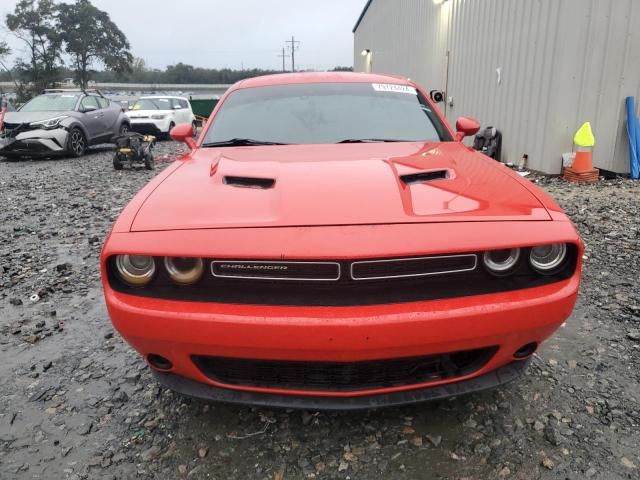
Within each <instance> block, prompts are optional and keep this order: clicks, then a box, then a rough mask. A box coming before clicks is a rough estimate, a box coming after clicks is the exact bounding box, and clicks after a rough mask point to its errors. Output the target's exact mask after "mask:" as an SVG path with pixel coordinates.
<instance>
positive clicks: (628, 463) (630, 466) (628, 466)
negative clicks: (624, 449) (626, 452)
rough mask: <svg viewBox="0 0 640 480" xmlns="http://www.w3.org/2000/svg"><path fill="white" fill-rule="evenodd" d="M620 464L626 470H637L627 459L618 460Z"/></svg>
mask: <svg viewBox="0 0 640 480" xmlns="http://www.w3.org/2000/svg"><path fill="white" fill-rule="evenodd" d="M620 463H622V465H623V466H624V467H625V468H628V469H630V470H634V469H636V468H638V467H636V464H635V463H633V462H632V461H631V460H629V459H628V458H627V457H622V458H621V459H620Z"/></svg>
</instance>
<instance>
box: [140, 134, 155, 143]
mask: <svg viewBox="0 0 640 480" xmlns="http://www.w3.org/2000/svg"><path fill="white" fill-rule="evenodd" d="M155 139H156V137H154V136H153V135H145V136H144V137H142V141H143V142H153V141H154V140H155Z"/></svg>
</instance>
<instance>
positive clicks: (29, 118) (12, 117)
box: [4, 112, 75, 123]
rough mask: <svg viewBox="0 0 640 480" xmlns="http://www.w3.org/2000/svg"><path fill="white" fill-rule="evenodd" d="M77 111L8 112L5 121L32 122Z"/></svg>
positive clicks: (70, 114)
mask: <svg viewBox="0 0 640 480" xmlns="http://www.w3.org/2000/svg"><path fill="white" fill-rule="evenodd" d="M74 113H75V112H7V114H6V116H5V118H4V121H5V122H6V123H31V122H39V121H41V120H48V119H50V118H55V117H61V116H63V115H67V116H72V115H73V114H74Z"/></svg>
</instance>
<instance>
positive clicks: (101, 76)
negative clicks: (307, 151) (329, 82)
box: [0, 0, 352, 99]
mask: <svg viewBox="0 0 640 480" xmlns="http://www.w3.org/2000/svg"><path fill="white" fill-rule="evenodd" d="M4 23H5V25H6V28H7V30H8V31H9V32H11V33H12V34H13V35H14V36H15V37H16V38H17V39H18V40H19V41H20V43H22V45H23V47H24V48H23V51H24V55H23V56H22V57H19V58H17V59H16V60H15V61H14V63H13V65H9V64H8V63H7V61H6V59H7V58H8V56H9V55H10V54H11V51H10V49H9V47H8V46H7V44H6V42H4V41H2V40H0V81H13V82H14V83H15V85H16V91H17V93H18V97H19V98H20V99H26V98H30V97H31V96H33V95H34V94H37V93H39V92H41V91H42V90H43V89H44V88H48V87H55V86H56V83H58V82H60V81H61V80H62V79H64V78H73V79H74V82H75V83H76V84H77V85H78V86H80V87H82V88H87V86H88V85H89V81H90V80H93V81H96V82H102V83H105V82H106V83H109V82H131V83H148V84H153V83H208V84H211V83H235V82H237V81H238V80H242V79H243V78H249V77H255V76H258V75H265V74H269V73H278V71H275V70H265V69H259V68H253V69H248V70H233V69H229V68H222V69H216V68H201V67H195V66H193V65H187V64H184V63H177V64H176V65H169V66H168V67H167V68H165V69H164V70H160V69H154V68H149V67H148V66H147V65H146V63H145V61H144V59H142V58H135V57H133V55H132V54H131V51H130V49H131V47H130V45H129V41H128V40H127V37H126V35H125V34H124V33H123V32H122V31H121V30H120V29H119V28H118V26H117V25H116V24H115V23H114V22H113V21H112V20H111V19H110V17H109V14H108V13H107V12H104V11H102V10H100V9H98V8H96V7H95V6H94V5H93V4H92V3H91V1H90V0H75V3H55V2H54V1H53V0H20V1H19V2H18V3H17V4H16V7H15V9H14V11H13V12H12V13H9V14H7V16H6V18H5V19H4ZM98 69H99V70H98ZM333 70H335V71H348V70H352V68H351V67H342V66H338V67H335V68H334V69H333Z"/></svg>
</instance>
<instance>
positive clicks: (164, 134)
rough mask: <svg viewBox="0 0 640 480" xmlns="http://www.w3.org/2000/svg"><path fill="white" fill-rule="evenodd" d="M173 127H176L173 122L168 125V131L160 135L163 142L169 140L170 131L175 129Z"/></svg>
mask: <svg viewBox="0 0 640 480" xmlns="http://www.w3.org/2000/svg"><path fill="white" fill-rule="evenodd" d="M175 126H176V124H175V123H173V122H171V123H170V124H169V130H167V132H166V133H163V134H162V139H163V140H171V130H173V127H175Z"/></svg>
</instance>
